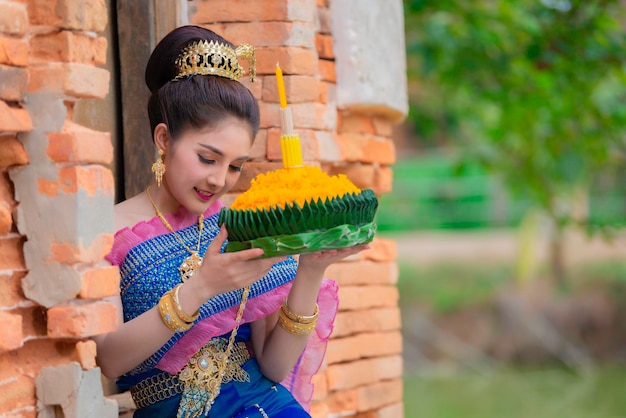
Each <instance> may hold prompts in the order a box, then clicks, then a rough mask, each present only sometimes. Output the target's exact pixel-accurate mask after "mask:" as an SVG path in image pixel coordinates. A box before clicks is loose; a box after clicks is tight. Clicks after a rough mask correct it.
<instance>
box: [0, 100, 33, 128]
mask: <svg viewBox="0 0 626 418" xmlns="http://www.w3.org/2000/svg"><path fill="white" fill-rule="evenodd" d="M31 129H33V123H32V122H31V120H30V114H29V113H28V110H26V109H22V108H18V107H11V106H9V105H7V104H6V103H5V102H3V101H1V100H0V131H5V132H28V131H30V130H31Z"/></svg>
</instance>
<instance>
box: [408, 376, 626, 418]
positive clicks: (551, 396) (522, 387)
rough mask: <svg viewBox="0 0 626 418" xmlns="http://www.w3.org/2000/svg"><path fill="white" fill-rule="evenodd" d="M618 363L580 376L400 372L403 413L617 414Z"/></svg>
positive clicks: (470, 417) (542, 417)
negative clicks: (417, 373) (402, 391)
mask: <svg viewBox="0 0 626 418" xmlns="http://www.w3.org/2000/svg"><path fill="white" fill-rule="evenodd" d="M624 372H626V370H625V369H624V368H623V367H615V368H610V367H603V368H599V369H598V370H597V371H595V372H594V373H593V374H592V375H584V376H580V375H577V374H574V373H570V372H568V371H566V370H561V369H556V368H554V369H534V370H521V369H512V368H507V369H498V370H496V371H492V372H489V371H485V372H483V373H455V374H448V375H445V376H441V377H438V378H432V377H420V376H415V375H414V374H410V373H409V374H407V375H406V376H405V380H404V382H405V385H404V394H405V396H404V400H405V415H406V416H407V417H429V418H500V417H507V418H529V417H533V418H557V417H559V418H561V417H567V418H609V417H615V418H617V417H623V416H624V411H625V410H626V398H625V397H624V396H623V389H622V387H623V383H624Z"/></svg>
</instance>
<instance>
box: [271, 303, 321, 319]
mask: <svg viewBox="0 0 626 418" xmlns="http://www.w3.org/2000/svg"><path fill="white" fill-rule="evenodd" d="M280 310H281V311H282V312H284V313H285V315H286V316H287V318H289V319H291V320H292V321H295V322H297V323H299V324H310V323H311V322H316V321H317V317H318V316H319V314H320V307H319V305H318V304H317V303H316V304H315V309H314V311H313V315H310V316H307V315H298V314H297V313H294V312H293V311H292V310H291V309H289V305H288V304H287V298H285V301H284V302H283V305H282V306H281V307H280Z"/></svg>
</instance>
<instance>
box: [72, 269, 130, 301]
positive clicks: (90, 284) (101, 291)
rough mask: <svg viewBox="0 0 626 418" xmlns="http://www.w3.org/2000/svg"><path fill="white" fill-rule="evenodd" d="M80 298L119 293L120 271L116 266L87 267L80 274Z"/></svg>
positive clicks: (97, 297)
mask: <svg viewBox="0 0 626 418" xmlns="http://www.w3.org/2000/svg"><path fill="white" fill-rule="evenodd" d="M81 281H82V285H81V289H80V293H79V294H78V297H80V298H81V299H100V298H105V297H108V296H114V295H119V293H120V271H119V268H118V267H117V266H108V267H102V268H91V269H88V270H87V271H86V272H84V273H83V274H82V275H81Z"/></svg>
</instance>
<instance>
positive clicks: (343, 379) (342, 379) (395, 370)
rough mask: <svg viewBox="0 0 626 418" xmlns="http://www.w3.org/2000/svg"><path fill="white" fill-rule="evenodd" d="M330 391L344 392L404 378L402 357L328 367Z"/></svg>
mask: <svg viewBox="0 0 626 418" xmlns="http://www.w3.org/2000/svg"><path fill="white" fill-rule="evenodd" d="M327 373H328V389H329V390H331V391H334V390H343V389H353V388H356V387H359V386H365V385H369V384H372V383H376V382H379V381H381V380H390V379H397V378H400V377H402V356H400V355H393V356H387V357H376V358H373V359H365V360H357V361H351V362H348V363H341V364H334V365H331V366H328V372H327Z"/></svg>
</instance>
